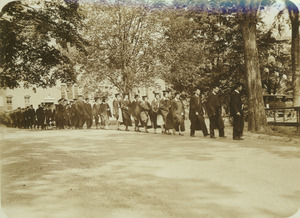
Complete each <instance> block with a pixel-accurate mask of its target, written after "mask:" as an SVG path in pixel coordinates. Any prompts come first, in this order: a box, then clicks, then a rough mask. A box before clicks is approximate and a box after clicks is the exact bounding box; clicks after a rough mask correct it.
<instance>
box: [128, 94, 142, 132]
mask: <svg viewBox="0 0 300 218" xmlns="http://www.w3.org/2000/svg"><path fill="white" fill-rule="evenodd" d="M140 103H141V102H140V99H139V95H138V94H136V95H134V99H133V100H132V102H131V106H130V107H131V115H132V117H133V119H134V131H136V132H140V128H139V124H140V122H141V110H142V109H141V106H140Z"/></svg>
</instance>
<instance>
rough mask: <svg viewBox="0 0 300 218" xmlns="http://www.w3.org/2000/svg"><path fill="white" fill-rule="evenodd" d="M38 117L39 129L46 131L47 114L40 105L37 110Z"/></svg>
mask: <svg viewBox="0 0 300 218" xmlns="http://www.w3.org/2000/svg"><path fill="white" fill-rule="evenodd" d="M36 117H37V128H38V129H39V128H40V127H41V129H44V121H45V113H44V108H43V106H42V105H40V104H39V106H38V109H36Z"/></svg>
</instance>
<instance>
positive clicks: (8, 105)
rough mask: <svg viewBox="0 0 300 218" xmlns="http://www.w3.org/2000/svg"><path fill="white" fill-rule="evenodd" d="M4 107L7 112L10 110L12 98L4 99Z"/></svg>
mask: <svg viewBox="0 0 300 218" xmlns="http://www.w3.org/2000/svg"><path fill="white" fill-rule="evenodd" d="M6 106H7V110H12V96H7V97H6Z"/></svg>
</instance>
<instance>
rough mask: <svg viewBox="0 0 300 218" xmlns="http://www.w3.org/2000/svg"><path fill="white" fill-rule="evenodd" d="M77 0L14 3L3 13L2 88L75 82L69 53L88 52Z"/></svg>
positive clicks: (0, 41) (0, 29)
mask: <svg viewBox="0 0 300 218" xmlns="http://www.w3.org/2000/svg"><path fill="white" fill-rule="evenodd" d="M80 20H81V15H80V14H79V12H78V3H77V0H72V1H70V0H65V1H62V0H58V1H40V0H36V1H28V2H27V1H13V2H10V3H8V4H7V5H6V6H5V7H3V9H2V11H1V14H0V36H1V37H0V81H1V83H0V87H9V88H15V87H18V86H19V85H20V84H21V83H23V85H24V86H25V87H26V86H30V85H32V84H33V85H36V86H41V87H47V86H52V85H55V84H56V81H57V80H61V81H62V82H75V81H76V72H75V69H74V65H75V63H74V62H73V61H72V60H71V58H70V55H69V50H70V49H71V50H72V48H75V49H73V50H75V51H85V49H84V44H85V40H84V39H83V38H82V36H81V35H80V34H79V32H78V30H79V29H80Z"/></svg>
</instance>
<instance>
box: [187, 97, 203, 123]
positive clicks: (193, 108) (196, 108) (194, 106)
mask: <svg viewBox="0 0 300 218" xmlns="http://www.w3.org/2000/svg"><path fill="white" fill-rule="evenodd" d="M196 112H198V114H199V115H201V116H203V114H204V113H203V107H202V102H201V99H200V97H199V96H196V95H193V96H192V97H191V100H190V111H189V118H190V120H194V119H196V118H197V115H196Z"/></svg>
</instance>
